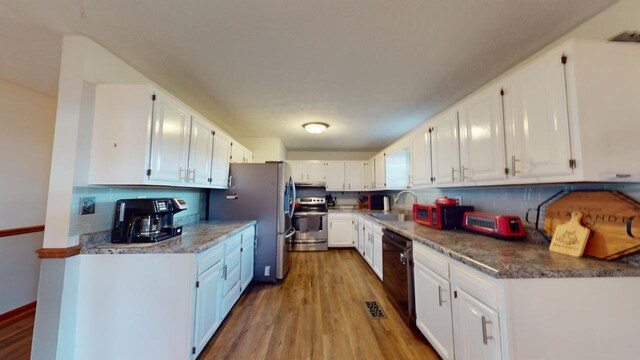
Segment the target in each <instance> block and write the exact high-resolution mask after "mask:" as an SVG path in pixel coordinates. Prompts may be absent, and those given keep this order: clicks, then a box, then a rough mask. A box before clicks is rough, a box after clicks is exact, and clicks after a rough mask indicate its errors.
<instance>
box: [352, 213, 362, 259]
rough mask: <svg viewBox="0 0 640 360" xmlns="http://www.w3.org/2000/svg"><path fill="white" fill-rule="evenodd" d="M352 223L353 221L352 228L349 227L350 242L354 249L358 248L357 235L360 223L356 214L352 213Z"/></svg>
mask: <svg viewBox="0 0 640 360" xmlns="http://www.w3.org/2000/svg"><path fill="white" fill-rule="evenodd" d="M352 223H353V229H351V243H352V245H351V246H353V247H354V248H356V250H357V249H358V246H359V245H358V237H359V233H360V231H359V230H358V229H359V225H360V219H359V217H358V216H357V215H356V214H353V216H352Z"/></svg>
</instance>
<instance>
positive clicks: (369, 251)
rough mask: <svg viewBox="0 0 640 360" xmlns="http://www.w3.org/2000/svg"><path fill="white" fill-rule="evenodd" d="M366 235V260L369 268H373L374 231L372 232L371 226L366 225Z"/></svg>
mask: <svg viewBox="0 0 640 360" xmlns="http://www.w3.org/2000/svg"><path fill="white" fill-rule="evenodd" d="M364 235H365V242H364V259H365V260H366V261H367V263H368V264H369V266H371V267H373V231H372V230H371V225H369V224H367V225H365V228H364Z"/></svg>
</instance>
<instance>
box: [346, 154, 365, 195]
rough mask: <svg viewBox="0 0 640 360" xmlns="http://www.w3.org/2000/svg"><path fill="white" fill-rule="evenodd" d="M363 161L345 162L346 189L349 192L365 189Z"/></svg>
mask: <svg viewBox="0 0 640 360" xmlns="http://www.w3.org/2000/svg"><path fill="white" fill-rule="evenodd" d="M365 164H366V162H365V161H347V162H346V163H345V166H346V174H347V175H346V189H347V190H351V191H356V190H364V189H365V171H366V170H365V167H366V165H365Z"/></svg>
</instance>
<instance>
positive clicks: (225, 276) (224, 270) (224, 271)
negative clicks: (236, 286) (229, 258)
mask: <svg viewBox="0 0 640 360" xmlns="http://www.w3.org/2000/svg"><path fill="white" fill-rule="evenodd" d="M222 271H223V274H224V275H223V276H222V277H223V278H224V279H225V280H227V265H225V266H224V268H222Z"/></svg>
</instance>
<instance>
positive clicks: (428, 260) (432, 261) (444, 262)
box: [413, 241, 449, 280]
mask: <svg viewBox="0 0 640 360" xmlns="http://www.w3.org/2000/svg"><path fill="white" fill-rule="evenodd" d="M413 261H417V262H419V263H420V264H422V265H424V266H426V267H427V268H429V270H431V271H433V272H435V273H436V274H438V275H440V276H441V277H443V278H444V279H447V280H448V279H449V260H448V259H447V258H446V257H445V256H444V255H442V254H439V253H437V252H436V251H435V250H432V249H430V248H429V247H428V246H426V245H423V244H420V243H419V242H416V241H414V242H413Z"/></svg>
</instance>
